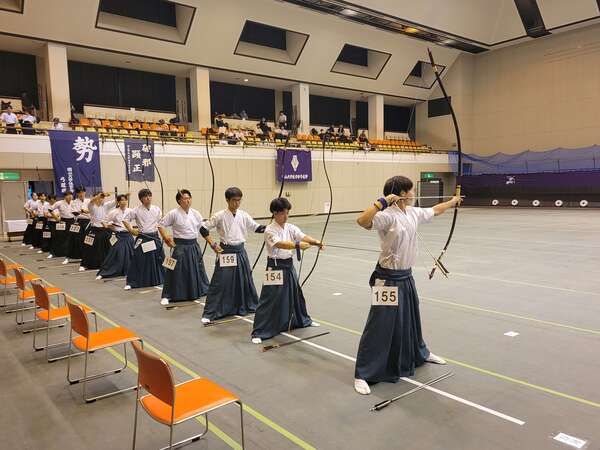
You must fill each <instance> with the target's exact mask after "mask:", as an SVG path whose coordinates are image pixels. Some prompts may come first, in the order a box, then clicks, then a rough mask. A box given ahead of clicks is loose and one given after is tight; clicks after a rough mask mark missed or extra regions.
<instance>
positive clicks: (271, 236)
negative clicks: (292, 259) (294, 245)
mask: <svg viewBox="0 0 600 450" xmlns="http://www.w3.org/2000/svg"><path fill="white" fill-rule="evenodd" d="M279 241H281V238H280V237H279V236H278V235H277V233H275V232H274V231H273V229H272V228H267V229H266V230H265V242H267V243H268V244H269V245H271V247H274V246H275V244H277V243H278V242H279Z"/></svg>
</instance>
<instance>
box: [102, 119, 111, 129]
mask: <svg viewBox="0 0 600 450" xmlns="http://www.w3.org/2000/svg"><path fill="white" fill-rule="evenodd" d="M100 125H102V128H110V126H111V125H110V120H107V119H103V120H102V121H100Z"/></svg>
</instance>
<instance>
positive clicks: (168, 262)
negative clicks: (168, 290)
mask: <svg viewBox="0 0 600 450" xmlns="http://www.w3.org/2000/svg"><path fill="white" fill-rule="evenodd" d="M176 264H177V260H176V259H175V258H171V257H170V256H166V257H165V260H164V261H163V264H162V265H163V267H166V268H167V269H169V270H175V265H176Z"/></svg>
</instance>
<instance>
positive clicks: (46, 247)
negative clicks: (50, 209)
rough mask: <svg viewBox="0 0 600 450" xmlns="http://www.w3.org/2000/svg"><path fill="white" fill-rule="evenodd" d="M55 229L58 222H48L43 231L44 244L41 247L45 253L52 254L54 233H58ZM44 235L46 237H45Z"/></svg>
mask: <svg viewBox="0 0 600 450" xmlns="http://www.w3.org/2000/svg"><path fill="white" fill-rule="evenodd" d="M55 228H56V222H54V221H52V220H48V221H46V225H45V226H44V229H43V230H42V244H41V246H40V248H41V249H42V251H43V252H50V251H51V250H52V241H53V240H54V233H55V231H56V230H55ZM48 233H50V234H48ZM44 235H46V237H44Z"/></svg>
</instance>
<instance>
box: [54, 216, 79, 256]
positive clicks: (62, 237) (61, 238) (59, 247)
mask: <svg viewBox="0 0 600 450" xmlns="http://www.w3.org/2000/svg"><path fill="white" fill-rule="evenodd" d="M73 220H74V219H62V220H61V221H60V222H58V223H64V224H65V229H64V230H57V229H56V226H55V227H54V234H53V235H52V248H51V249H50V253H52V255H53V256H66V255H67V250H68V249H69V233H70V232H69V228H71V224H72V223H73ZM58 223H57V224H56V225H58Z"/></svg>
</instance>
